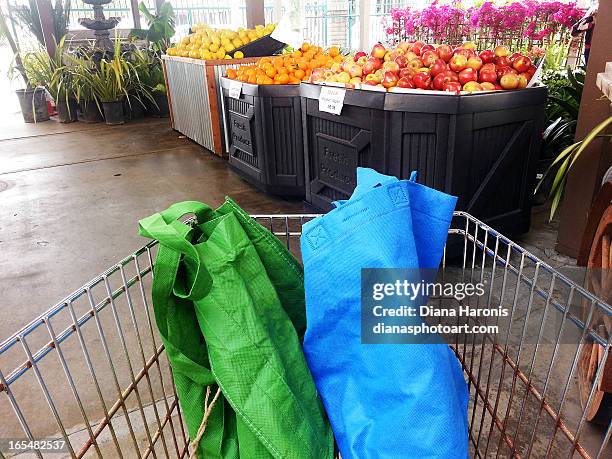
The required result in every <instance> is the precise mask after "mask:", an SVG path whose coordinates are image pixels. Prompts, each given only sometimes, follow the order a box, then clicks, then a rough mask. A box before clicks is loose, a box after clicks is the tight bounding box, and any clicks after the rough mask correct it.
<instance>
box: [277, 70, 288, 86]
mask: <svg viewBox="0 0 612 459" xmlns="http://www.w3.org/2000/svg"><path fill="white" fill-rule="evenodd" d="M278 82H279V83H280V84H288V83H289V75H287V74H286V73H281V74H280V75H279V76H278Z"/></svg>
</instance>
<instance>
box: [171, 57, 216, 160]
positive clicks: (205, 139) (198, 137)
mask: <svg viewBox="0 0 612 459" xmlns="http://www.w3.org/2000/svg"><path fill="white" fill-rule="evenodd" d="M166 70H167V73H168V76H167V77H168V85H169V88H168V89H169V92H170V99H171V103H172V114H173V118H174V129H176V130H177V131H179V132H180V133H182V134H184V135H186V136H187V137H189V138H190V139H192V140H194V141H195V142H197V143H199V144H200V145H202V146H203V147H205V148H208V149H209V150H211V151H213V150H214V147H215V146H214V143H213V135H212V122H211V119H210V102H209V100H208V88H207V84H206V67H205V65H204V61H201V60H198V59H184V58H183V59H180V60H179V59H172V58H166Z"/></svg>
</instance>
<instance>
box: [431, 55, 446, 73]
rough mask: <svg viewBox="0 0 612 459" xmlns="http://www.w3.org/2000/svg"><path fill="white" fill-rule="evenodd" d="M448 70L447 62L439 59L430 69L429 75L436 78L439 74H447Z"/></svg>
mask: <svg viewBox="0 0 612 459" xmlns="http://www.w3.org/2000/svg"><path fill="white" fill-rule="evenodd" d="M447 69H448V66H447V65H446V62H444V61H443V60H442V59H437V60H436V61H435V62H434V63H433V65H432V66H431V67H429V73H431V75H432V76H434V77H435V76H436V75H438V74H439V73H442V72H445V71H446V70H447Z"/></svg>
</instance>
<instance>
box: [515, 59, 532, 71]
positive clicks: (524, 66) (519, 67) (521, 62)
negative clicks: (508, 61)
mask: <svg viewBox="0 0 612 459" xmlns="http://www.w3.org/2000/svg"><path fill="white" fill-rule="evenodd" d="M512 67H513V68H514V70H516V71H517V72H519V73H522V72H526V71H527V70H529V68H530V67H531V59H529V58H528V57H527V56H521V55H519V57H517V58H516V59H515V60H514V62H512Z"/></svg>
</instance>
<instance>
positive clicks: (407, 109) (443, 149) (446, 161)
mask: <svg viewBox="0 0 612 459" xmlns="http://www.w3.org/2000/svg"><path fill="white" fill-rule="evenodd" d="M309 86H312V85H309ZM302 94H303V95H304V97H306V98H307V100H304V101H303V104H302V105H303V106H305V107H306V109H305V110H304V109H303V116H304V117H305V121H304V127H305V131H306V132H307V134H306V135H305V137H307V141H308V149H307V150H306V151H307V152H308V154H307V160H306V163H307V170H306V196H307V201H308V202H309V203H311V204H312V205H313V206H315V207H317V208H319V209H321V210H323V211H327V210H329V209H330V208H331V201H332V200H335V199H345V198H347V197H348V196H349V195H350V193H351V192H352V190H353V188H354V186H355V167H356V166H366V167H373V168H374V169H376V170H379V171H380V172H383V173H385V174H389V175H395V176H397V177H400V178H408V177H409V176H410V172H411V171H412V170H416V171H418V179H417V181H418V182H419V183H423V184H425V185H428V186H431V187H433V188H436V189H438V190H442V191H445V192H447V193H450V194H453V195H455V196H458V198H459V200H458V203H457V209H458V210H464V211H466V212H469V213H471V214H472V215H474V216H476V217H477V218H479V219H481V220H483V221H485V222H486V223H487V224H489V225H491V226H493V227H494V228H496V229H497V230H499V231H501V232H503V233H507V234H518V233H522V232H525V231H527V230H528V229H529V225H530V214H531V198H532V192H533V189H534V185H535V171H536V168H537V159H538V155H539V150H540V140H541V132H542V129H543V124H544V104H545V101H546V88H545V87H536V88H529V89H523V90H517V91H503V92H502V91H499V92H491V93H474V94H465V95H448V94H431V93H427V94H413V93H412V94H400V93H386V94H384V93H383V94H381V95H382V96H383V99H384V104H383V110H382V111H380V110H373V109H372V108H366V107H363V105H364V104H363V103H361V105H358V104H355V103H354V102H353V101H363V100H367V99H368V98H370V97H371V93H370V92H367V91H362V90H347V94H346V98H345V105H344V108H343V110H342V113H341V115H339V116H334V115H328V114H326V113H321V112H319V111H318V103H317V100H315V99H316V97H317V96H318V91H317V90H316V89H315V88H308V89H306V88H304V90H303V91H302ZM349 95H350V97H349ZM347 105H348V106H347ZM330 117H331V118H330ZM323 120H325V122H323ZM327 120H330V121H327ZM359 123H361V126H370V130H371V131H372V132H374V131H376V132H379V130H382V139H380V137H376V140H375V141H372V142H371V143H372V145H373V148H374V150H373V153H371V152H370V151H369V150H366V151H363V150H362V151H361V152H359V151H357V150H356V149H348V148H347V147H346V138H347V134H348V133H349V132H350V134H348V135H350V136H352V137H358V136H359V135H364V134H361V133H360V132H359V131H357V130H356V129H355V127H357V126H359ZM331 126H333V128H331V129H330V127H331ZM361 129H367V128H364V127H361ZM320 139H325V146H326V150H321V148H320V147H318V146H317V145H316V143H317V142H318V143H319V145H321V140H320ZM379 139H380V140H379ZM313 143H315V145H314V146H313ZM374 157H375V158H374ZM325 158H334V165H335V167H336V169H335V171H334V172H333V174H338V176H342V177H343V180H342V182H343V183H341V184H339V183H330V182H329V181H327V182H323V183H321V180H320V175H321V171H322V169H323V170H324V169H326V168H329V160H326V159H325ZM336 171H337V172H336ZM328 175H329V174H328Z"/></svg>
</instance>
